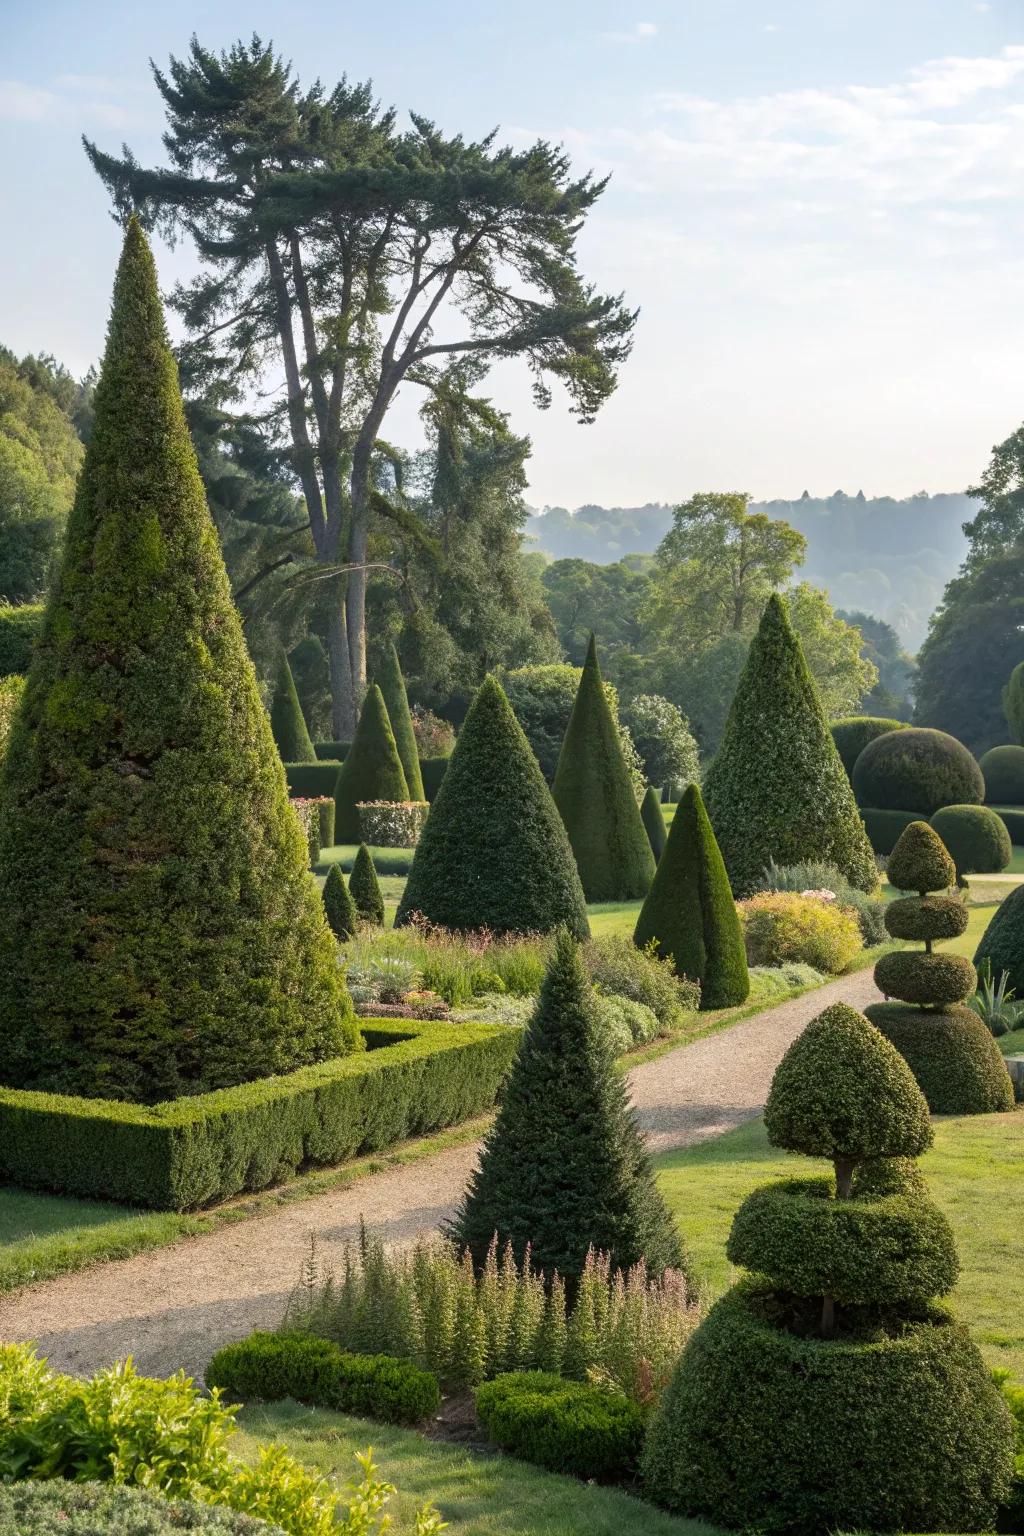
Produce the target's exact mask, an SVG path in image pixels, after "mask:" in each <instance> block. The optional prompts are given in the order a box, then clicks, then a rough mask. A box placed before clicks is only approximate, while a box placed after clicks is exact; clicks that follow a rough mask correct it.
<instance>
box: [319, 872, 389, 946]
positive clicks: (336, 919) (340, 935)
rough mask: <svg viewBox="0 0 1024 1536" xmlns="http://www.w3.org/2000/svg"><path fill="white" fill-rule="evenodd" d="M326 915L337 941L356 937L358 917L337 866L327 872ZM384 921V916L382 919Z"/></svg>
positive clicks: (324, 896)
mask: <svg viewBox="0 0 1024 1536" xmlns="http://www.w3.org/2000/svg"><path fill="white" fill-rule="evenodd" d="M323 898H324V913H325V914H326V917H327V921H328V923H329V924H330V927H331V932H332V933H333V934H334V937H335V938H336V939H351V938H353V937H354V935H355V931H356V923H357V922H358V916H357V913H356V904H355V902H354V901H353V900H352V893H351V891H350V890H349V888H348V886H347V885H346V884H345V880H344V877H343V876H342V873H341V870H340V868H339V867H338V865H337V864H332V865H331V867H330V869H329V870H328V871H327V879H326V880H325V881H324V889H323ZM381 920H382V921H383V916H382V919H381Z"/></svg>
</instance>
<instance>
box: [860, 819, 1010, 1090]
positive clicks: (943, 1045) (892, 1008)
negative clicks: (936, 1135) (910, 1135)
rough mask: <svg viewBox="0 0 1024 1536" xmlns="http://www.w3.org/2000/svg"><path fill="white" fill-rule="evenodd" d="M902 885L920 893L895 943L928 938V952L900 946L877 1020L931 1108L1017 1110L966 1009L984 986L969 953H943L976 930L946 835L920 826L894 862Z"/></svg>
mask: <svg viewBox="0 0 1024 1536" xmlns="http://www.w3.org/2000/svg"><path fill="white" fill-rule="evenodd" d="M888 875H889V880H890V883H891V884H892V885H894V886H895V887H896V888H897V890H901V891H917V893H918V894H917V895H916V896H905V897H903V898H902V899H900V900H899V901H894V902H893V903H892V904H891V905H890V906H889V907H888V909H887V910H886V914H885V926H886V928H888V930H889V932H890V934H891V935H892V937H893V938H894V939H910V940H914V939H917V940H922V941H923V942H924V946H925V947H924V949H923V950H906V949H901V950H895V951H893V952H892V953H890V954H888V955H883V956H882V957H881V959H880V960H879V961H878V964H877V965H876V966H875V982H876V984H877V986H878V989H879V991H880V992H884V993H885V996H886V998H896V999H898V1001H897V1002H885V1003H872V1005H871V1006H870V1007H869V1008H868V1009H867V1010H866V1012H867V1016H868V1018H869V1019H870V1020H871V1022H872V1023H873V1024H875V1025H877V1027H878V1028H879V1029H880V1030H881V1031H882V1033H883V1035H885V1036H886V1038H887V1039H889V1040H890V1041H891V1042H892V1044H893V1045H894V1046H895V1047H896V1049H897V1050H898V1051H899V1052H900V1053H901V1054H902V1055H903V1056H904V1057H905V1058H906V1060H907V1062H908V1063H909V1065H910V1069H911V1071H912V1072H913V1074H914V1076H915V1077H916V1079H917V1081H918V1084H919V1085H920V1088H921V1091H922V1093H923V1094H924V1096H925V1098H926V1099H927V1100H928V1107H929V1108H930V1109H931V1110H932V1111H933V1112H934V1113H935V1114H939V1115H984V1114H990V1113H992V1112H993V1111H996V1110H1006V1109H1012V1108H1013V1084H1012V1083H1011V1081H1010V1074H1009V1073H1008V1071H1007V1070H1006V1065H1005V1063H1004V1061H1003V1058H1002V1056H1001V1055H1000V1054H999V1049H998V1047H997V1046H996V1043H995V1040H994V1039H993V1038H992V1036H991V1034H990V1033H989V1031H988V1029H987V1028H986V1027H985V1025H984V1023H983V1022H982V1020H981V1019H980V1018H979V1017H978V1015H977V1014H976V1013H974V1012H973V1011H972V1009H970V1008H967V1007H964V1006H963V1004H964V999H965V998H967V997H969V996H970V995H971V993H972V992H973V991H974V989H975V987H976V985H977V979H978V978H977V973H976V972H975V969H974V966H973V965H972V964H971V962H970V961H969V960H968V959H967V957H966V956H965V955H957V954H951V953H949V952H948V951H946V950H939V951H935V950H933V948H932V945H933V943H934V942H935V941H937V940H941V939H955V938H958V937H959V936H960V934H962V933H963V932H964V930H965V929H966V927H967V908H966V906H965V905H964V903H963V901H962V900H961V898H960V897H959V896H958V895H953V894H951V893H950V890H949V888H950V886H952V885H953V883H954V881H955V879H956V865H955V864H954V862H953V859H952V858H951V857H950V854H949V851H948V850H947V848H946V847H945V845H944V843H943V842H942V839H941V838H940V837H939V836H938V834H937V832H935V831H934V830H933V828H932V827H930V826H929V825H928V823H927V822H925V821H915V822H912V823H911V825H910V826H909V827H907V829H906V831H904V832H903V833H902V834H901V836H900V838H899V841H898V842H897V844H896V846H895V848H894V849H893V851H892V855H891V857H890V859H889V868H888Z"/></svg>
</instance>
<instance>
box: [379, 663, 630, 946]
mask: <svg viewBox="0 0 1024 1536" xmlns="http://www.w3.org/2000/svg"><path fill="white" fill-rule="evenodd" d="M645 836H646V834H645ZM648 851H649V850H648ZM417 912H418V913H421V914H422V915H423V916H424V917H425V918H426V919H427V920H428V921H429V922H431V923H435V924H437V925H438V926H439V927H442V928H451V929H454V930H456V931H459V932H467V931H468V932H473V931H475V930H478V929H481V928H488V929H490V930H491V932H492V933H551V932H552V931H553V930H554V929H555V928H559V927H562V926H565V927H566V928H568V929H569V931H570V932H571V933H573V934H575V935H576V937H577V938H581V939H585V938H587V937H588V936H589V932H590V929H589V925H588V923H587V908H586V902H585V900H584V897H583V891H582V888H581V886H580V877H579V875H578V873H577V871H576V864H575V861H574V860H573V856H572V849H571V848H570V847H569V839H568V836H567V835H566V831H565V827H564V826H563V825H562V820H561V817H560V816H559V814H558V811H557V809H556V807H555V803H554V801H553V800H552V798H551V791H550V790H549V789H548V787H547V785H546V784H545V782H544V776H543V774H542V773H541V771H540V768H539V767H538V765H537V759H536V758H535V757H534V755H533V753H532V751H531V750H530V744H529V742H528V741H527V740H526V737H525V736H524V735H523V730H522V727H521V726H520V724H519V722H518V720H517V719H516V717H515V715H514V714H513V713H512V710H511V707H510V706H509V702H508V700H507V699H506V697H505V693H504V690H503V689H502V687H501V684H500V683H498V682H497V681H496V680H495V679H494V678H493V677H488V678H487V679H486V681H485V682H484V683H483V684H482V685H481V687H480V689H479V690H478V692H477V695H476V698H475V699H474V700H473V703H472V705H471V706H470V710H469V713H468V714H467V716H466V719H465V722H464V724H463V727H462V730H461V731H460V732H459V736H458V740H457V741H456V743H455V751H454V752H453V753H452V755H451V758H450V759H449V762H448V768H447V770H446V772H445V775H444V778H443V779H442V780H441V787H440V789H439V790H438V792H437V798H436V799H435V801H434V803H433V805H432V806H431V808H430V815H429V816H428V817H427V820H426V824H425V826H424V828H423V832H422V834H421V836H420V840H419V843H418V844H417V847H416V853H415V856H414V858H413V861H412V869H411V870H410V872H409V879H408V880H407V881H406V886H405V891H404V892H403V895H402V900H401V902H400V904H399V907H398V915H397V917H396V918H395V926H396V927H400V926H401V925H402V924H403V923H407V922H408V921H409V920H410V918H411V917H412V916H413V915H414V914H415V913H417Z"/></svg>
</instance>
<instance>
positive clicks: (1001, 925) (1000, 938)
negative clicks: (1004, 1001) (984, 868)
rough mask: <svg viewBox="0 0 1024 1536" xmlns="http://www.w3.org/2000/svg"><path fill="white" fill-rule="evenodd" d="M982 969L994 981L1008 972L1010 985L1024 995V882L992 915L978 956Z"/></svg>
mask: <svg viewBox="0 0 1024 1536" xmlns="http://www.w3.org/2000/svg"><path fill="white" fill-rule="evenodd" d="M974 964H975V965H976V966H977V968H978V970H979V971H980V970H983V969H984V970H987V971H988V973H989V975H991V977H992V979H993V981H996V982H998V980H999V978H1000V977H1001V976H1002V975H1003V973H1004V972H1005V973H1006V978H1007V986H1009V987H1012V989H1013V991H1014V992H1015V993H1016V995H1017V996H1018V997H1024V885H1018V886H1017V887H1016V889H1015V890H1012V891H1011V892H1010V894H1009V896H1007V898H1006V900H1005V901H1003V902H1002V903H1001V904H1000V905H999V906H998V907H997V908H996V910H995V912H994V913H993V914H992V917H991V919H990V920H989V925H988V927H987V928H986V929H985V932H984V933H983V934H982V936H981V942H980V944H979V945H978V948H977V950H976V952H975V956H974Z"/></svg>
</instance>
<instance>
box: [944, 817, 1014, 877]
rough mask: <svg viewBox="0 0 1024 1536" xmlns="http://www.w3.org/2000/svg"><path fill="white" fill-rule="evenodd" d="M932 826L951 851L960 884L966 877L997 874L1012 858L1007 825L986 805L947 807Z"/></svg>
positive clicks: (1011, 845) (1011, 846)
mask: <svg viewBox="0 0 1024 1536" xmlns="http://www.w3.org/2000/svg"><path fill="white" fill-rule="evenodd" d="M931 827H932V830H933V831H934V832H937V833H938V835H939V837H941V839H942V841H943V842H944V843H945V845H946V847H947V848H948V849H949V853H950V856H951V857H952V859H953V862H954V864H955V865H956V877H957V880H958V881H960V882H961V883H962V882H963V879H964V877H965V876H966V875H995V874H998V873H999V871H1000V870H1001V869H1005V868H1006V866H1007V864H1009V862H1010V859H1011V857H1012V855H1013V844H1012V843H1011V842H1010V834H1009V832H1008V831H1007V830H1006V823H1005V822H1004V821H1003V820H1002V818H1001V817H999V816H997V815H996V813H995V811H990V810H989V809H988V807H987V806H985V805H944V806H943V807H942V810H941V811H936V812H935V815H934V816H933V817H932V819H931Z"/></svg>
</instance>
